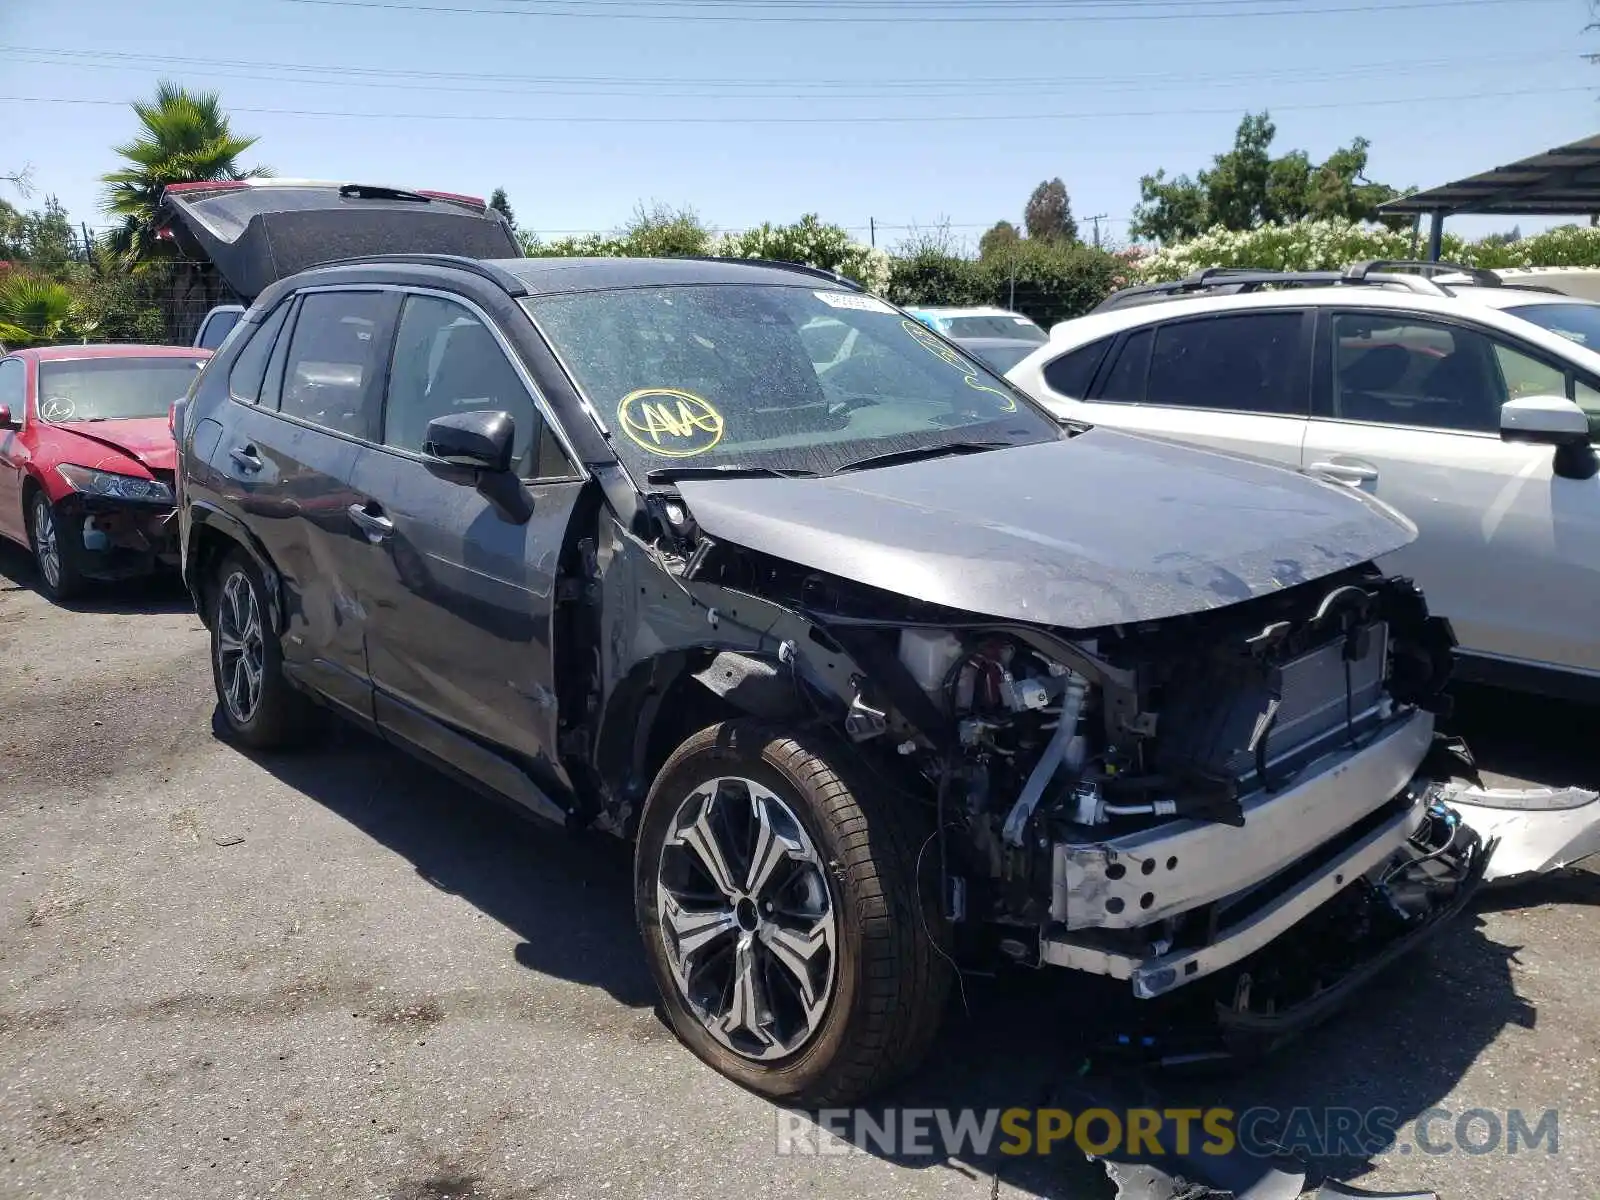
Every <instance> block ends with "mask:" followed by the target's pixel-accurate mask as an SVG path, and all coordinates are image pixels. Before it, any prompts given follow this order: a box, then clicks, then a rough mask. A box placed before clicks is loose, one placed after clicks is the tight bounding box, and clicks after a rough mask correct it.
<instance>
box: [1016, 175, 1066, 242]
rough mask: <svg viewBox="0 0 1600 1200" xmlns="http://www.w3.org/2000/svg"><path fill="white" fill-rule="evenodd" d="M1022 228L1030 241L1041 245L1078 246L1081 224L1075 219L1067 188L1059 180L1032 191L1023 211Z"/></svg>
mask: <svg viewBox="0 0 1600 1200" xmlns="http://www.w3.org/2000/svg"><path fill="white" fill-rule="evenodd" d="M1022 224H1023V226H1024V228H1026V229H1027V231H1028V236H1029V237H1030V238H1036V239H1037V240H1039V241H1041V242H1075V241H1077V240H1078V223H1077V222H1076V221H1074V220H1073V219H1072V201H1071V199H1070V198H1069V197H1068V196H1067V185H1066V184H1064V183H1062V182H1061V180H1060V179H1059V178H1057V179H1049V180H1046V181H1045V182H1044V183H1041V184H1040V185H1039V186H1038V187H1036V188H1034V189H1033V195H1031V196H1029V197H1028V205H1027V207H1026V208H1024V209H1023V211H1022Z"/></svg>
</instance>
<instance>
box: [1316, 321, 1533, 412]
mask: <svg viewBox="0 0 1600 1200" xmlns="http://www.w3.org/2000/svg"><path fill="white" fill-rule="evenodd" d="M1563 390H1564V389H1563ZM1507 399H1508V396H1507V393H1506V383H1505V381H1504V380H1503V379H1502V377H1501V372H1500V367H1499V364H1498V362H1497V359H1496V355H1495V351H1494V347H1493V346H1492V344H1491V343H1490V341H1489V339H1488V338H1486V337H1484V336H1483V335H1482V334H1480V333H1476V332H1474V331H1472V330H1468V329H1463V328H1461V327H1460V326H1455V325H1444V324H1437V323H1434V322H1431V321H1420V320H1416V319H1413V318H1403V319H1397V318H1395V317H1394V316H1391V315H1388V314H1380V313H1339V314H1336V315H1335V316H1334V318H1333V403H1334V415H1335V416H1337V417H1340V418H1342V419H1344V420H1350V421H1373V422H1378V423H1381V424H1385V425H1409V426H1415V427H1418V428H1423V429H1450V430H1463V431H1471V432H1479V433H1493V432H1494V431H1496V430H1498V429H1499V427H1500V406H1501V405H1502V404H1504V403H1505V402H1506V400H1507Z"/></svg>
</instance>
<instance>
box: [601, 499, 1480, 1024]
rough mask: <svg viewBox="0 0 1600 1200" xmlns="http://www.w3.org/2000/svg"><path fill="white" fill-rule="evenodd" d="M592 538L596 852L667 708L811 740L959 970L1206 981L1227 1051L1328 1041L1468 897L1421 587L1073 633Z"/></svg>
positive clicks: (665, 546) (701, 550)
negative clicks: (868, 782) (779, 724)
mask: <svg viewBox="0 0 1600 1200" xmlns="http://www.w3.org/2000/svg"><path fill="white" fill-rule="evenodd" d="M603 524H606V525H609V529H608V530H606V531H604V535H603V536H602V538H601V539H600V543H599V544H598V545H596V544H588V545H586V547H585V550H584V553H583V556H582V557H583V560H584V562H585V564H586V566H585V568H584V569H585V572H586V573H587V574H589V576H590V583H591V584H592V587H591V588H589V589H588V590H587V594H589V595H591V596H594V595H596V594H597V592H598V593H603V602H602V603H601V604H600V605H599V606H598V609H599V611H600V612H603V613H604V614H605V617H604V620H603V628H602V629H600V630H598V631H597V635H596V641H597V643H598V644H597V646H596V651H597V653H596V656H595V662H594V666H593V674H592V675H590V676H588V678H589V679H590V680H592V682H593V683H594V684H595V685H598V686H597V687H596V690H597V691H599V692H601V693H602V694H604V695H605V696H606V697H607V702H606V703H604V704H600V705H593V706H591V707H590V712H591V714H599V715H596V716H595V717H594V720H595V722H596V725H597V728H596V729H595V730H594V731H593V732H592V735H591V734H585V735H584V736H585V738H586V739H587V740H588V742H589V744H591V745H593V746H595V747H596V748H597V751H596V752H595V753H594V754H593V755H592V756H591V758H590V761H591V762H593V763H595V764H596V766H595V771H596V774H597V776H599V777H600V778H599V780H598V796H599V799H598V800H597V801H596V803H595V805H594V811H593V812H591V813H589V814H588V819H589V820H591V821H592V822H594V823H596V824H599V825H601V826H602V827H610V828H612V829H614V830H617V831H619V832H626V831H627V830H628V828H629V826H630V821H631V820H632V818H633V816H634V813H635V810H636V806H637V804H638V802H639V799H640V798H641V797H642V795H643V791H644V789H645V788H646V787H647V786H648V783H649V778H650V774H651V770H652V767H651V763H652V755H651V752H650V749H649V742H650V740H651V739H650V735H649V733H648V731H649V730H650V729H651V728H652V727H653V726H654V725H655V724H656V722H657V721H658V719H659V718H660V716H661V713H662V711H663V710H664V709H665V710H682V709H684V708H685V707H691V708H692V707H693V706H694V703H695V701H696V698H699V699H704V698H705V696H706V695H710V696H713V697H715V702H716V704H718V705H720V706H721V708H722V709H723V710H725V711H727V712H730V713H736V712H742V713H745V714H750V715H754V716H757V717H760V718H764V719H768V720H773V721H783V722H789V723H795V722H799V723H804V724H818V725H822V726H824V727H826V728H828V729H830V730H832V731H833V732H834V733H835V734H836V735H837V737H838V742H839V747H840V755H841V757H842V758H851V759H854V760H856V761H857V762H858V764H859V765H860V767H861V768H862V772H863V774H866V775H867V776H868V777H870V778H872V779H874V780H876V781H877V782H878V783H880V784H881V785H882V786H883V787H885V788H891V789H894V790H896V791H898V792H900V793H902V794H904V796H905V802H906V803H907V804H914V805H919V806H921V807H922V808H923V809H924V810H925V815H926V818H927V829H928V831H929V842H928V845H927V846H926V847H925V849H926V851H927V853H926V854H925V859H926V862H927V864H928V865H927V867H926V873H927V874H928V875H929V876H930V877H931V878H930V882H932V881H933V880H936V883H937V887H938V890H939V894H940V896H941V897H942V908H943V913H944V916H945V918H946V924H945V927H944V928H943V929H942V930H941V931H939V933H938V936H940V937H941V939H942V940H943V941H945V942H946V944H947V946H948V947H949V950H950V952H951V953H952V954H954V955H955V956H957V957H958V958H959V959H960V960H962V961H963V962H964V963H972V964H975V965H981V964H982V963H983V962H984V961H985V960H988V961H989V962H993V961H994V960H996V959H1007V960H1011V961H1013V962H1016V963H1020V964H1024V965H1027V966H1033V967H1045V966H1062V967H1068V968H1071V969H1073V970H1076V971H1080V972H1084V973H1088V974H1095V975H1104V976H1110V977H1112V978H1114V979H1118V980H1125V981H1127V984H1128V986H1129V989H1130V991H1131V992H1132V994H1133V995H1134V996H1135V997H1138V998H1141V999H1151V998H1155V997H1161V996H1165V995H1167V994H1169V993H1173V992H1175V991H1177V990H1179V989H1183V988H1187V987H1189V986H1190V985H1194V984H1197V983H1200V982H1201V981H1206V986H1207V988H1208V989H1209V990H1211V992H1212V994H1213V995H1214V996H1215V998H1216V1001H1217V1003H1216V1006H1215V1007H1216V1012H1217V1014H1218V1017H1219V1021H1220V1025H1221V1028H1222V1030H1223V1032H1224V1034H1225V1035H1226V1036H1227V1037H1228V1039H1229V1041H1230V1042H1231V1043H1233V1045H1234V1046H1235V1047H1236V1048H1237V1047H1241V1046H1247V1045H1248V1046H1256V1047H1263V1046H1265V1047H1270V1046H1271V1045H1273V1044H1276V1043H1277V1042H1278V1041H1280V1040H1282V1039H1283V1038H1285V1037H1286V1036H1290V1035H1292V1034H1293V1033H1294V1032H1296V1031H1298V1030H1299V1029H1300V1028H1303V1027H1304V1026H1305V1025H1307V1024H1309V1023H1311V1022H1314V1021H1316V1020H1318V1019H1319V1018H1320V1017H1321V1016H1322V1015H1324V1014H1325V1013H1326V1012H1327V1011H1329V1010H1330V1009H1331V1008H1332V1007H1333V1006H1334V1005H1335V1004H1336V1003H1337V1001H1338V1000H1339V999H1340V998H1341V997H1342V996H1343V995H1344V994H1346V993H1347V992H1348V991H1349V990H1351V989H1353V988H1354V987H1356V986H1358V985H1359V984H1360V983H1361V982H1362V981H1363V980H1364V979H1366V978H1367V977H1368V976H1370V975H1371V974H1372V973H1373V972H1375V971H1376V970H1378V969H1380V968H1381V967H1382V966H1383V965H1384V964H1386V963H1388V962H1389V961H1392V960H1393V959H1394V958H1396V957H1398V956H1401V955H1403V954H1404V953H1405V952H1406V951H1407V950H1409V949H1410V948H1411V947H1412V946H1414V945H1415V944H1416V943H1417V942H1418V941H1419V940H1420V939H1422V938H1423V937H1425V936H1426V935H1427V934H1428V933H1429V932H1431V931H1432V930H1434V929H1436V928H1438V927H1439V926H1440V925H1441V924H1442V923H1443V922H1445V921H1446V920H1447V919H1448V918H1449V917H1450V916H1452V915H1453V914H1454V913H1456V912H1457V911H1459V910H1460V908H1461V907H1462V906H1463V905H1464V904H1465V903H1466V901H1467V899H1468V898H1469V897H1470V896H1471V895H1472V893H1473V892H1474V890H1475V889H1476V887H1477V886H1478V884H1479V883H1480V882H1481V880H1482V878H1483V874H1484V869H1485V866H1486V864H1487V863H1488V861H1489V857H1490V851H1491V850H1492V849H1493V846H1492V843H1491V844H1485V841H1484V840H1483V839H1481V838H1480V837H1479V836H1478V835H1477V834H1475V833H1474V832H1473V830H1472V829H1471V828H1470V827H1469V826H1468V825H1467V824H1466V823H1465V822H1463V821H1462V820H1461V819H1460V816H1459V815H1458V814H1457V813H1456V812H1455V811H1454V810H1453V809H1452V808H1451V807H1450V806H1449V805H1448V804H1446V803H1444V797H1445V793H1444V792H1443V791H1442V788H1443V787H1444V786H1445V783H1446V780H1447V772H1446V771H1444V770H1442V769H1440V768H1441V767H1442V766H1444V765H1446V764H1445V763H1444V761H1443V759H1441V756H1440V754H1439V746H1440V743H1441V741H1442V739H1440V738H1439V737H1438V736H1437V735H1436V734H1435V731H1434V719H1435V715H1436V714H1437V713H1439V712H1441V711H1443V710H1444V708H1445V701H1444V699H1443V697H1442V694H1441V692H1442V688H1443V685H1444V683H1445V681H1446V679H1447V676H1448V670H1449V660H1450V655H1451V651H1452V648H1453V638H1452V636H1451V634H1450V632H1449V627H1448V625H1447V624H1446V623H1445V622H1443V621H1441V620H1439V619H1437V618H1432V617H1429V616H1428V614H1427V611H1426V607H1425V605H1424V604H1423V602H1422V598H1421V596H1420V594H1419V593H1418V592H1417V591H1416V590H1415V589H1414V588H1413V587H1412V586H1411V584H1410V583H1409V581H1406V580H1403V579H1393V578H1386V577H1384V576H1382V575H1381V574H1380V573H1378V572H1377V571H1376V570H1375V569H1374V568H1372V567H1370V566H1369V565H1362V566H1357V567H1353V568H1349V569H1346V570H1344V571H1341V572H1338V573H1336V574H1334V575H1330V576H1328V577H1326V578H1323V579H1320V580H1313V581H1310V582H1305V583H1301V584H1298V585H1296V586H1292V587H1287V588H1285V589H1283V590H1281V591H1279V592H1276V593H1274V594H1271V595H1266V596H1259V597H1256V598H1253V599H1250V600H1247V601H1244V602H1241V603H1238V604H1233V605H1229V606H1226V607H1222V608H1217V609H1214V610H1212V611H1209V612H1204V613H1197V614H1193V615H1186V616H1177V617H1171V618H1166V619H1162V620H1156V621H1149V622H1143V623H1137V624H1130V625H1122V626H1114V627H1109V628H1101V629H1097V630H1093V631H1068V630H1062V629H1059V628H1050V627H1045V626H1039V625H1030V624H1024V623H1019V622H1015V621H1009V620H997V619H994V618H990V617H985V616H983V615H979V614H972V613H964V612H958V611H952V610H949V609H945V608H942V607H940V606H938V605H934V604H930V603H926V602H923V601H919V600H913V599H909V598H906V597H903V596H898V595H895V594H892V593H888V592H884V591H882V590H879V589H876V588H870V587H866V586H863V585H860V584H856V583H853V582H850V581H848V580H844V579H840V578H838V577H835V576H832V575H829V574H827V573H824V572H819V571H815V570H811V569H808V568H805V567H799V566H796V565H794V564H792V563H789V562H787V561H784V560H780V559H777V558H774V557H772V556H769V555H765V554H762V553H760V552H758V551H754V550H749V549H746V548H743V547H739V546H734V545H729V544H725V543H718V542H716V541H715V540H713V539H712V538H710V537H708V536H707V535H706V534H705V533H704V532H703V531H700V530H698V529H696V528H695V527H694V523H693V517H692V515H690V514H689V512H688V511H687V509H686V507H685V506H683V505H682V504H681V503H680V502H678V501H676V500H671V501H668V502H667V503H666V504H665V506H664V507H663V508H662V510H661V511H660V512H658V513H656V514H654V520H649V519H646V518H645V514H644V513H641V521H640V522H639V524H638V525H637V526H636V528H637V529H639V530H640V531H641V532H647V531H652V530H653V532H654V533H655V536H653V537H650V538H648V539H647V538H645V537H641V536H639V535H638V534H636V533H634V532H630V531H628V530H626V529H624V528H623V526H622V525H621V524H617V523H612V522H603ZM684 681H690V682H689V684H688V685H685V683H684ZM685 686H688V687H689V688H690V690H689V692H684V691H683V690H681V689H682V688H683V687H685ZM622 693H629V694H630V695H631V697H632V699H631V702H628V703H618V704H613V703H611V700H613V699H615V698H617V697H618V696H619V695H621V694H622ZM663 744H665V743H663ZM607 763H609V764H612V765H611V766H610V768H609V773H608V768H607V767H606V766H605V765H604V764H607ZM621 763H628V764H629V768H623V767H621V766H619V765H618V764H621Z"/></svg>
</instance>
